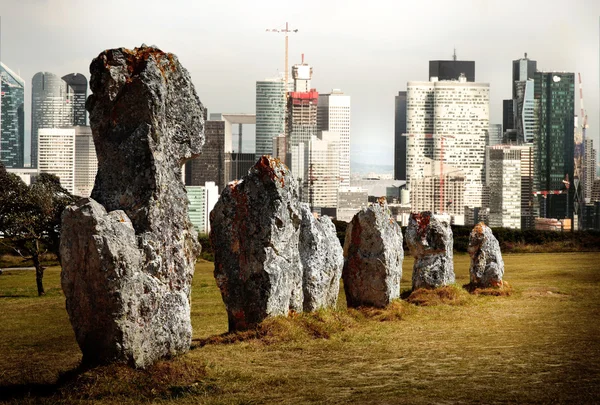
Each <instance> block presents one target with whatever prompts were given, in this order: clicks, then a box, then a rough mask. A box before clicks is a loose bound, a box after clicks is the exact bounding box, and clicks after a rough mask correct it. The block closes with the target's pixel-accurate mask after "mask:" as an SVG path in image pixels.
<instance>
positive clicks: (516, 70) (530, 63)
mask: <svg viewBox="0 0 600 405" xmlns="http://www.w3.org/2000/svg"><path fill="white" fill-rule="evenodd" d="M512 66H513V69H512V82H513V94H512V96H513V99H516V98H517V88H516V85H515V84H516V83H517V82H525V81H527V80H531V79H533V78H534V75H535V72H537V62H536V61H534V60H531V59H528V58H527V53H525V55H524V56H523V57H522V58H521V59H517V60H513V63H512Z"/></svg>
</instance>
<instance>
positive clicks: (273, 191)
mask: <svg viewBox="0 0 600 405" xmlns="http://www.w3.org/2000/svg"><path fill="white" fill-rule="evenodd" d="M301 221H302V214H301V212H300V209H299V204H298V184H297V182H296V180H295V179H294V178H293V177H292V175H291V172H290V171H289V169H288V168H287V167H286V166H285V165H284V164H283V163H281V162H280V161H279V160H278V159H274V158H271V157H270V156H262V157H261V158H260V159H259V160H258V161H257V163H256V164H255V165H254V166H253V167H252V168H251V169H250V170H249V171H248V174H247V175H246V176H244V177H243V178H242V179H241V180H238V181H235V182H232V183H229V184H228V185H227V187H226V188H225V189H224V190H223V192H222V193H221V197H220V198H219V201H218V202H217V204H216V205H215V208H214V209H213V211H212V212H211V214H210V223H211V233H210V239H211V243H212V246H214V249H215V279H216V281H217V285H218V286H219V289H220V290H221V295H222V297H223V301H224V302H225V307H226V309H227V316H228V320H229V330H230V331H234V330H244V329H248V328H250V327H252V326H254V325H256V324H258V323H260V322H261V321H262V320H264V319H265V318H266V317H268V316H276V315H287V314H288V312H289V311H290V310H293V311H296V312H301V311H302V308H303V301H304V298H303V291H302V277H303V275H302V262H301V260H300V254H299V248H298V243H299V236H300V224H301Z"/></svg>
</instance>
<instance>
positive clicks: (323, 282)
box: [299, 204, 344, 312]
mask: <svg viewBox="0 0 600 405" xmlns="http://www.w3.org/2000/svg"><path fill="white" fill-rule="evenodd" d="M300 213H301V216H302V223H301V225H300V240H299V251H300V260H301V262H302V267H303V280H302V281H303V283H302V287H303V292H304V305H303V307H304V311H306V312H310V311H315V310H317V309H320V308H335V306H336V304H337V298H338V295H339V292H340V278H341V277H342V269H343V267H344V255H343V250H342V246H341V245H340V241H339V239H338V237H337V234H336V231H335V225H334V224H333V222H331V219H329V217H327V216H322V217H319V218H315V216H314V215H313V214H312V212H311V211H310V208H309V207H308V205H306V204H301V205H300Z"/></svg>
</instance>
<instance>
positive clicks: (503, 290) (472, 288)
mask: <svg viewBox="0 0 600 405" xmlns="http://www.w3.org/2000/svg"><path fill="white" fill-rule="evenodd" d="M463 288H464V289H465V290H467V291H468V292H469V293H471V294H473V295H491V296H494V297H508V296H510V295H512V293H513V288H512V286H511V285H510V284H509V283H508V281H502V285H501V286H498V287H488V288H481V287H478V286H477V285H475V284H472V283H469V284H465V285H463Z"/></svg>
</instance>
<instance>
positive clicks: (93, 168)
mask: <svg viewBox="0 0 600 405" xmlns="http://www.w3.org/2000/svg"><path fill="white" fill-rule="evenodd" d="M38 135H39V138H38V141H39V160H38V163H39V165H38V169H39V171H40V173H51V174H54V175H56V176H58V178H59V179H60V184H61V185H62V186H63V187H64V188H65V189H67V190H68V191H69V192H70V193H72V194H74V195H77V196H80V197H89V196H90V194H91V192H92V188H93V187H94V182H95V179H96V172H97V171H98V160H97V158H96V149H95V147H94V141H93V138H92V130H91V128H90V127H87V126H76V127H68V128H39V131H38Z"/></svg>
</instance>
